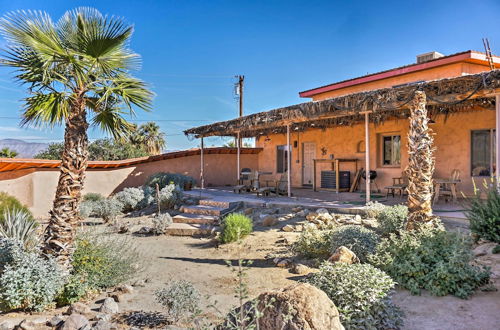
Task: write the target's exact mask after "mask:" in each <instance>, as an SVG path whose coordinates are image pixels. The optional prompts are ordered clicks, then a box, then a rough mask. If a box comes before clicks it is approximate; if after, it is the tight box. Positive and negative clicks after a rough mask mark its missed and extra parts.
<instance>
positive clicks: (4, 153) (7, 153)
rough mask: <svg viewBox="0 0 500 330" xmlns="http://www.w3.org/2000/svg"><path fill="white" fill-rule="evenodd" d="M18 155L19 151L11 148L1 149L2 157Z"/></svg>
mask: <svg viewBox="0 0 500 330" xmlns="http://www.w3.org/2000/svg"><path fill="white" fill-rule="evenodd" d="M17 155H19V154H18V153H17V151H15V150H11V149H9V148H3V149H2V150H0V157H2V158H15V157H16V156H17Z"/></svg>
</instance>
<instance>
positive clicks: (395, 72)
mask: <svg viewBox="0 0 500 330" xmlns="http://www.w3.org/2000/svg"><path fill="white" fill-rule="evenodd" d="M462 61H466V62H475V63H481V64H486V65H487V64H488V59H487V58H486V54H485V53H481V52H478V51H474V50H467V51H465V52H461V53H456V54H451V55H447V56H443V57H439V58H436V59H433V60H429V61H426V62H424V63H414V64H409V65H405V66H400V67H397V68H394V69H389V70H384V71H380V72H376V73H371V74H367V75H364V76H361V77H356V78H351V79H347V80H342V81H339V82H335V83H333V84H328V85H324V86H320V87H316V88H312V89H308V90H305V91H303V92H299V96H300V97H312V96H314V95H317V94H321V93H325V92H330V91H334V90H337V89H341V88H345V87H350V86H355V85H359V84H364V83H368V82H372V81H377V80H382V79H387V78H391V77H395V76H400V75H403V74H407V73H411V72H416V71H422V70H427V69H431V68H435V67H438V66H441V65H446V64H451V63H456V62H462ZM493 62H494V63H495V64H498V65H496V67H500V57H498V56H493Z"/></svg>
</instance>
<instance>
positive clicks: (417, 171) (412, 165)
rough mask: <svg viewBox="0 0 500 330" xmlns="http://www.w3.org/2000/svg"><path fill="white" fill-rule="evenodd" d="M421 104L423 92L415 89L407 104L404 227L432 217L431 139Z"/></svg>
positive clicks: (423, 97)
mask: <svg viewBox="0 0 500 330" xmlns="http://www.w3.org/2000/svg"><path fill="white" fill-rule="evenodd" d="M425 105H426V96H425V93H424V92H421V91H418V92H416V93H415V96H414V98H413V101H412V104H411V107H410V111H411V115H410V131H409V132H408V154H409V163H408V169H407V175H408V181H409V182H408V210H409V215H408V223H407V229H408V230H412V229H415V228H417V227H419V225H421V224H425V223H429V222H431V221H432V220H433V219H434V216H433V215H432V191H433V186H432V176H433V174H434V156H433V153H434V147H433V143H434V138H433V137H432V132H431V130H430V129H429V126H428V122H429V119H428V118H427V109H426V108H425Z"/></svg>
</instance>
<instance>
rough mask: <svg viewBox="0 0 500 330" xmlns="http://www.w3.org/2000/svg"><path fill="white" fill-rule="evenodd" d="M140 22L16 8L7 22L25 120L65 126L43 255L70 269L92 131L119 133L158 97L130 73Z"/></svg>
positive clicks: (6, 61) (1, 28)
mask: <svg viewBox="0 0 500 330" xmlns="http://www.w3.org/2000/svg"><path fill="white" fill-rule="evenodd" d="M132 31H133V27H132V26H130V25H127V24H126V23H125V22H124V20H123V19H121V18H117V17H108V16H103V15H102V14H101V13H100V12H99V11H97V10H95V9H92V8H77V9H75V10H72V11H68V12H66V13H65V14H64V15H63V16H62V18H61V19H59V20H58V21H57V22H54V21H52V19H51V18H50V16H49V15H48V14H47V13H44V12H40V11H17V12H11V13H9V14H7V15H6V16H4V17H3V18H2V19H0V33H1V34H2V35H3V36H4V38H5V39H6V41H7V54H6V55H5V56H4V58H2V64H3V65H6V66H10V67H13V68H15V69H16V76H15V77H16V78H17V80H18V81H19V82H20V83H22V84H27V85H28V92H29V96H28V97H26V98H25V100H24V101H25V102H24V109H23V120H22V122H21V124H22V125H34V126H49V127H53V126H55V125H64V126H65V132H64V150H63V153H62V162H61V166H60V175H59V181H58V184H57V189H56V195H55V199H54V204H53V207H52V210H51V211H50V220H49V224H48V226H47V228H46V230H45V232H44V243H43V246H42V249H43V252H44V253H45V254H46V255H48V256H54V257H55V258H56V259H57V261H58V262H59V264H60V265H61V266H63V267H65V268H66V269H70V261H71V255H72V253H73V250H74V236H75V226H76V225H77V222H78V219H79V217H78V207H79V204H80V199H81V191H82V189H83V183H84V179H85V170H86V168H87V160H88V138H87V129H88V127H89V125H93V126H97V127H99V128H100V129H102V130H103V131H105V132H107V133H110V134H111V135H113V137H115V138H119V137H121V136H123V135H126V134H127V132H128V131H129V128H130V127H131V124H130V123H129V122H127V120H126V119H125V118H124V117H123V115H125V114H129V115H134V110H133V107H134V106H136V107H138V108H141V109H144V110H149V109H150V105H151V101H152V97H153V94H152V92H150V91H149V90H148V89H147V87H146V84H145V83H144V82H143V81H141V80H139V79H137V78H134V77H133V76H131V75H130V73H129V70H132V69H135V68H138V64H139V55H137V54H135V53H133V52H132V51H131V50H130V49H129V48H128V42H129V40H130V37H131V35H132Z"/></svg>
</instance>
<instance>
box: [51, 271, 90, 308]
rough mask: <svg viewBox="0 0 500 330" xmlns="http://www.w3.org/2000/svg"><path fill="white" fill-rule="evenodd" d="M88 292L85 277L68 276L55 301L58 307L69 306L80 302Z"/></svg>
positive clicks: (77, 275)
mask: <svg viewBox="0 0 500 330" xmlns="http://www.w3.org/2000/svg"><path fill="white" fill-rule="evenodd" d="M90 290H91V289H90V287H89V284H88V283H87V280H86V279H85V276H83V275H81V274H76V275H70V276H69V277H68V279H67V281H66V283H65V284H64V286H63V288H62V290H61V292H60V293H59V294H58V295H57V297H56V298H55V301H56V303H57V305H58V306H66V305H70V304H72V303H75V302H77V301H79V300H81V299H82V298H83V297H85V296H86V295H87V293H88V292H89V291H90Z"/></svg>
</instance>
